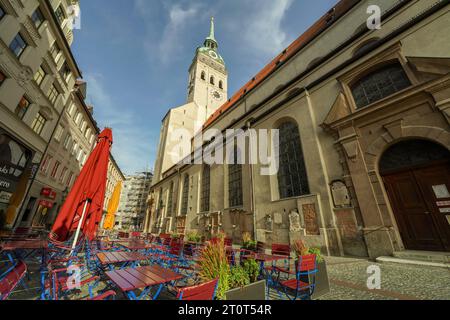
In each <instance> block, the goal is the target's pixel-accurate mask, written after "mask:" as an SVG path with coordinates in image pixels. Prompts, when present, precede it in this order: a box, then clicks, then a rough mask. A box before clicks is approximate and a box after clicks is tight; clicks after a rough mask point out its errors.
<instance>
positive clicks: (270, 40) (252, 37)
mask: <svg viewBox="0 0 450 320" xmlns="http://www.w3.org/2000/svg"><path fill="white" fill-rule="evenodd" d="M251 2H254V3H253V4H252V7H254V8H255V10H254V11H251V12H250V13H249V14H248V16H247V17H246V18H245V19H244V20H243V24H244V25H243V26H241V30H243V38H244V42H243V43H245V45H246V46H248V47H249V48H250V49H252V50H256V51H260V52H262V53H265V54H272V55H275V54H278V53H279V52H280V51H282V50H283V49H284V48H285V47H286V46H287V45H288V43H287V34H286V32H285V31H284V30H283V28H282V25H281V23H282V21H283V18H284V16H285V14H286V12H287V10H288V9H289V8H290V6H291V5H292V2H293V0H277V1H273V0H256V1H251ZM242 27H243V28H242Z"/></svg>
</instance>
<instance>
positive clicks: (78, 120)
mask: <svg viewBox="0 0 450 320" xmlns="http://www.w3.org/2000/svg"><path fill="white" fill-rule="evenodd" d="M82 117H83V115H82V114H81V112H78V113H77V116H76V117H75V124H76V125H77V126H78V125H80V123H81V118H82Z"/></svg>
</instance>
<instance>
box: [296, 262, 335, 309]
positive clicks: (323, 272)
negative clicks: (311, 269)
mask: <svg viewBox="0 0 450 320" xmlns="http://www.w3.org/2000/svg"><path fill="white" fill-rule="evenodd" d="M301 280H302V281H304V282H308V283H309V279H308V278H307V277H306V276H305V279H301ZM329 292H330V281H329V279H328V272H327V264H326V262H325V261H322V262H319V263H318V264H317V273H316V286H315V288H314V293H313V295H312V297H311V299H313V300H314V299H317V298H319V297H321V296H323V295H325V294H327V293H329Z"/></svg>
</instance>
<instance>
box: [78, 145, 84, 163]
mask: <svg viewBox="0 0 450 320" xmlns="http://www.w3.org/2000/svg"><path fill="white" fill-rule="evenodd" d="M82 157H83V149H81V147H80V150H79V151H78V155H77V161H78V162H80V163H81V159H82Z"/></svg>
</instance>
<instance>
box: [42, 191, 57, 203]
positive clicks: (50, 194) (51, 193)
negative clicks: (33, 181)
mask: <svg viewBox="0 0 450 320" xmlns="http://www.w3.org/2000/svg"><path fill="white" fill-rule="evenodd" d="M41 196H44V197H46V198H48V199H51V200H55V199H56V192H55V191H53V189H51V188H42V190H41Z"/></svg>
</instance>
